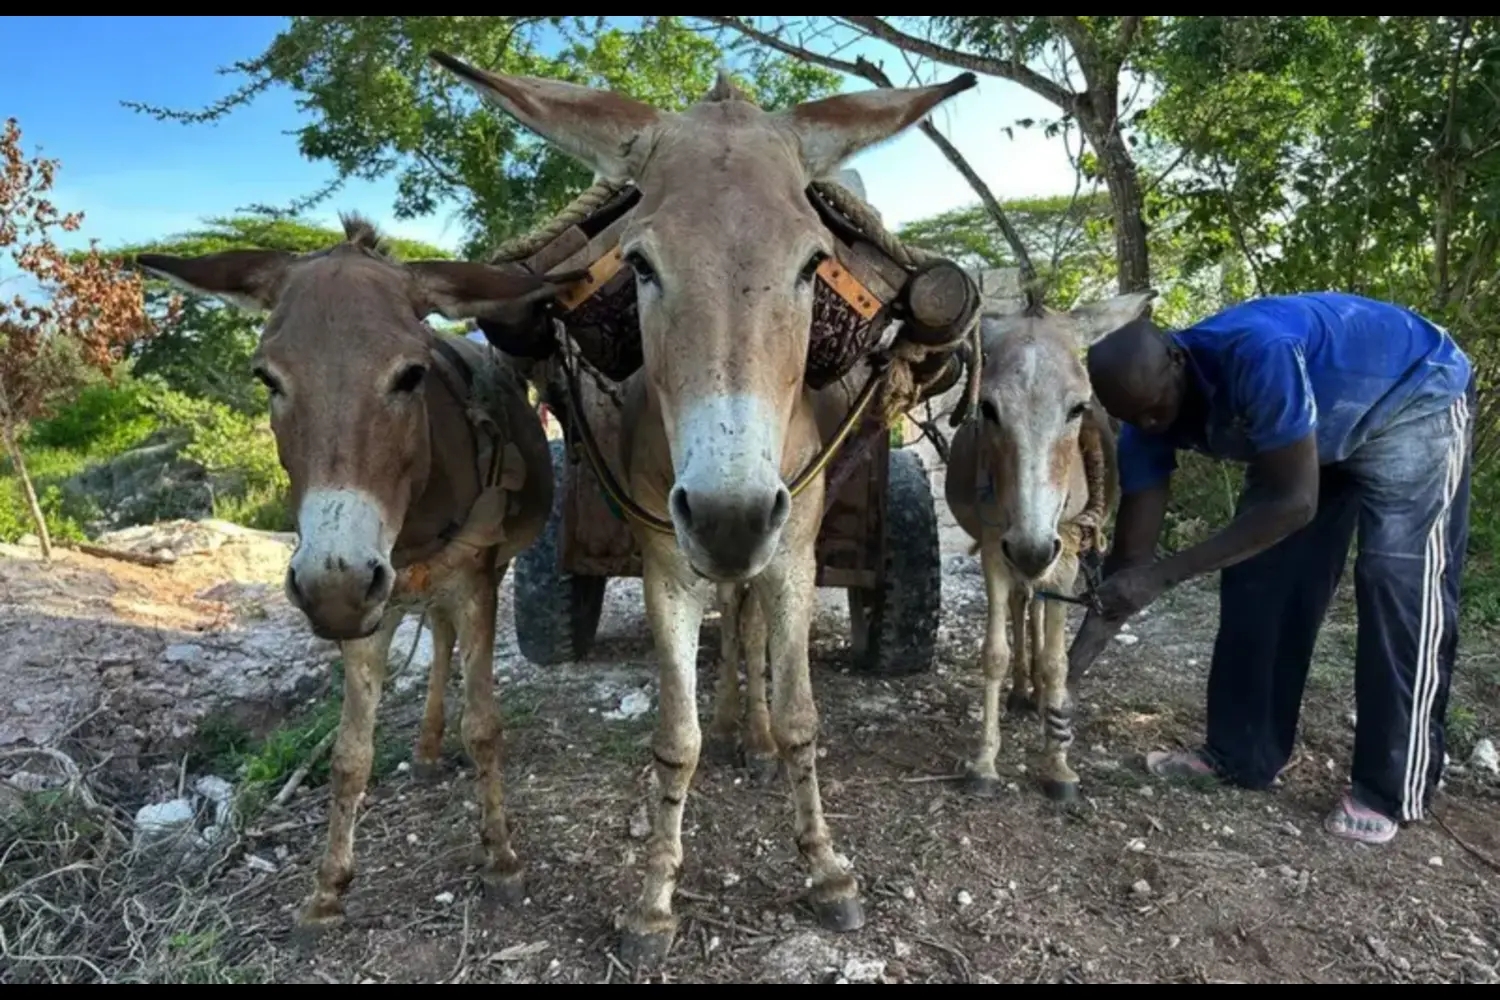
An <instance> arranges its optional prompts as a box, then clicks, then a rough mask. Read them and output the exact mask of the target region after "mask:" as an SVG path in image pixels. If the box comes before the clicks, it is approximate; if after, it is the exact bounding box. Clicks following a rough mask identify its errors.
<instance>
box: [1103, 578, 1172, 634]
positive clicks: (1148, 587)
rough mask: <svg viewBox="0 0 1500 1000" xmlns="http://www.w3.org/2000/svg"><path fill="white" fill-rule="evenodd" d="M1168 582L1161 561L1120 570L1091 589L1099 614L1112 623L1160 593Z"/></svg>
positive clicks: (1122, 619)
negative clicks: (1094, 588)
mask: <svg viewBox="0 0 1500 1000" xmlns="http://www.w3.org/2000/svg"><path fill="white" fill-rule="evenodd" d="M1167 586H1168V584H1167V579H1166V577H1165V576H1164V575H1163V574H1162V572H1161V564H1160V563H1147V564H1146V565H1144V566H1132V567H1130V568H1128V569H1122V570H1119V571H1118V572H1116V573H1114V574H1113V575H1111V576H1108V577H1106V578H1105V579H1104V582H1103V583H1101V584H1100V585H1099V587H1098V589H1096V590H1095V591H1094V597H1095V599H1096V600H1097V601H1098V606H1099V615H1100V617H1102V618H1103V619H1104V620H1105V621H1107V622H1109V623H1110V624H1111V625H1119V624H1121V623H1123V622H1124V621H1125V619H1127V618H1129V617H1130V616H1131V615H1133V614H1135V613H1136V612H1137V611H1139V610H1141V609H1142V608H1144V607H1145V606H1146V605H1148V604H1150V603H1151V602H1152V601H1154V600H1156V599H1157V598H1158V597H1160V596H1161V595H1162V592H1163V591H1165V590H1166V589H1167Z"/></svg>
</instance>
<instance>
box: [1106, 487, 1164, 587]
mask: <svg viewBox="0 0 1500 1000" xmlns="http://www.w3.org/2000/svg"><path fill="white" fill-rule="evenodd" d="M1170 496H1171V491H1170V488H1169V487H1168V486H1167V485H1165V484H1164V485H1162V486H1157V487H1154V488H1152V489H1149V490H1142V491H1140V492H1138V493H1127V494H1125V495H1124V496H1122V497H1121V498H1120V511H1119V513H1118V514H1116V515H1115V543H1114V544H1113V545H1111V546H1110V549H1109V555H1108V556H1107V557H1105V560H1104V576H1105V578H1106V579H1107V578H1109V577H1111V576H1113V575H1114V574H1115V573H1116V572H1117V571H1119V570H1122V569H1130V568H1131V567H1133V566H1143V565H1146V564H1147V563H1150V562H1151V561H1152V560H1154V559H1155V558H1156V543H1157V540H1158V539H1159V538H1160V537H1161V525H1162V521H1163V520H1165V518H1166V513H1167V500H1168V498H1169V497H1170Z"/></svg>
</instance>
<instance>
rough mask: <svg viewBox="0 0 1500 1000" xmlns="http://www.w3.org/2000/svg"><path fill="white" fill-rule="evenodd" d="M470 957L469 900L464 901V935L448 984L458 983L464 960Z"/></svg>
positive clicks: (449, 974)
mask: <svg viewBox="0 0 1500 1000" xmlns="http://www.w3.org/2000/svg"><path fill="white" fill-rule="evenodd" d="M468 957H469V900H467V899H465V900H464V933H463V938H462V939H461V940H460V942H459V945H458V960H457V961H455V962H454V963H453V971H452V972H450V973H448V982H450V983H455V982H457V981H458V974H459V973H460V972H461V971H463V967H464V960H465V959H467V958H468Z"/></svg>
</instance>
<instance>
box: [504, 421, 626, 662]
mask: <svg viewBox="0 0 1500 1000" xmlns="http://www.w3.org/2000/svg"><path fill="white" fill-rule="evenodd" d="M547 444H548V446H549V447H550V448H551V451H552V513H551V515H550V516H549V517H548V518H547V527H546V528H545V529H543V531H542V534H541V535H540V536H539V537H538V538H537V540H536V541H535V542H533V543H531V544H530V545H528V546H527V547H526V548H525V549H523V550H522V551H521V553H520V555H518V556H516V560H515V567H514V568H513V569H512V571H511V572H512V573H513V574H514V576H515V581H516V601H515V613H514V615H513V617H514V619H515V626H516V645H518V646H520V647H521V655H522V656H524V657H526V659H528V660H530V661H531V662H532V663H535V664H538V665H539V666H544V667H546V666H552V665H553V664H557V663H567V662H568V661H570V660H579V659H582V658H583V657H585V656H587V655H588V653H589V650H590V649H592V648H593V646H594V636H595V634H596V633H597V632H598V630H599V613H600V612H601V611H602V610H603V609H604V586H605V584H607V583H608V582H609V577H606V576H574V575H573V574H571V573H563V572H560V571H559V570H558V568H557V562H558V542H559V541H560V539H559V538H558V535H559V533H560V532H561V531H562V519H563V506H562V505H563V501H564V500H565V499H566V497H565V496H564V490H565V489H566V485H565V482H566V472H567V462H568V458H567V450H566V446H565V445H564V444H563V442H561V441H549V442H547Z"/></svg>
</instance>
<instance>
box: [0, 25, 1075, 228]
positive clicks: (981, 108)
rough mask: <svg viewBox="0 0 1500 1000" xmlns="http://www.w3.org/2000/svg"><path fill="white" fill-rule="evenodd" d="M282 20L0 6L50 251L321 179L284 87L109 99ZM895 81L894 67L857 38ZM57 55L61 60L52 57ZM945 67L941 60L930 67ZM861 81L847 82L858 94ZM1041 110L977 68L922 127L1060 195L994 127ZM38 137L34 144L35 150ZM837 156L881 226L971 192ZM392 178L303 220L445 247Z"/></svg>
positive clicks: (888, 56) (246, 45)
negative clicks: (244, 94) (42, 180)
mask: <svg viewBox="0 0 1500 1000" xmlns="http://www.w3.org/2000/svg"><path fill="white" fill-rule="evenodd" d="M283 24H284V18H282V17H277V16H267V17H0V38H4V39H5V51H6V58H5V59H4V60H0V94H3V95H4V100H3V102H0V104H3V106H0V115H4V116H11V115H14V116H15V117H16V118H17V119H18V120H19V122H20V126H21V129H22V133H23V143H24V144H25V147H26V151H27V153H28V154H34V153H36V152H38V151H40V152H41V153H42V155H45V156H48V157H54V158H57V159H59V160H61V163H62V166H61V170H60V172H59V174H58V179H57V184H56V187H55V188H54V194H55V199H54V200H55V201H56V202H57V203H58V204H59V206H60V207H62V208H63V209H65V210H82V211H83V212H84V213H85V219H84V224H83V228H82V230H81V231H80V232H79V233H76V234H65V235H67V236H68V239H67V240H66V241H64V245H65V246H69V247H72V246H82V245H86V243H87V240H88V239H89V238H90V237H97V238H98V239H99V240H100V242H101V244H102V245H104V246H106V247H110V246H118V245H121V244H123V243H129V242H137V241H142V240H147V239H152V238H155V237H159V236H164V235H167V234H171V233H175V232H180V231H183V230H186V229H190V228H194V227H196V226H197V225H199V223H200V222H201V220H202V219H204V218H205V217H208V216H213V215H224V214H229V213H231V212H233V211H234V209H235V208H237V207H239V206H242V205H247V204H250V203H252V202H267V203H272V204H284V203H285V202H287V201H288V200H290V199H291V198H293V197H295V196H298V195H303V194H307V193H309V192H311V191H313V190H315V189H316V188H317V187H319V186H320V185H321V184H323V183H325V182H326V181H327V180H328V179H330V178H331V177H332V176H333V171H332V167H331V166H329V165H327V164H323V163H314V162H310V161H307V160H304V159H303V158H302V157H301V155H300V154H299V153H298V151H297V143H296V139H295V137H294V136H292V135H289V134H286V133H288V132H289V131H291V130H293V129H295V128H296V127H298V125H300V124H302V123H303V121H305V120H306V116H305V115H304V114H303V113H302V112H299V111H298V110H297V108H296V104H295V95H294V94H293V93H292V92H291V91H290V90H288V89H287V88H284V87H280V88H276V89H274V90H271V91H268V92H266V93H264V94H262V95H261V96H260V97H258V98H257V99H256V100H255V101H254V102H253V103H252V104H251V105H249V106H248V107H244V108H240V109H238V110H236V111H234V112H233V113H231V114H230V115H228V116H227V117H226V118H224V119H222V120H221V121H219V122H217V123H215V124H208V125H182V124H179V123H177V122H158V121H156V120H154V119H152V118H151V117H150V116H148V115H144V114H141V113H138V112H136V111H132V110H130V109H128V108H125V107H123V106H122V105H121V104H120V101H122V100H133V101H141V102H144V103H147V104H156V105H165V106H168V107H174V108H182V109H196V108H201V107H203V106H205V105H207V104H208V103H210V102H211V101H213V100H215V99H217V98H219V97H222V96H223V95H225V94H227V93H229V92H230V91H232V90H233V89H234V88H235V86H236V85H237V83H238V82H239V81H240V79H241V78H240V77H238V76H237V75H221V74H219V73H218V72H217V70H219V69H220V68H221V67H224V66H228V65H229V64H230V63H232V62H234V61H235V60H239V59H247V58H250V57H253V56H255V55H257V54H259V53H260V52H261V51H262V50H263V49H264V48H265V47H266V45H267V44H268V43H269V42H270V40H271V39H272V38H273V37H274V36H275V35H276V33H277V31H278V30H280V28H281V26H282V25H283ZM859 51H863V52H864V53H865V54H866V55H868V56H870V57H872V58H875V59H878V60H883V61H884V63H885V65H886V67H887V70H888V71H889V72H891V74H892V76H893V77H896V78H897V79H898V81H899V80H900V79H901V76H900V72H901V71H902V67H903V63H902V62H901V60H900V57H899V56H898V55H897V54H896V53H895V52H894V51H893V50H891V49H889V48H885V47H883V46H881V45H879V44H878V43H873V42H867V43H864V44H862V45H860V46H856V47H854V48H851V49H847V50H845V51H844V52H842V53H840V54H841V55H842V56H844V57H845V58H853V56H854V55H855V54H856V53H857V52H859ZM63 54H65V58H64V57H63ZM955 74H956V71H954V70H951V69H949V68H947V67H943V68H941V69H940V70H939V71H938V77H939V78H942V79H947V78H950V77H952V76H953V75H955ZM866 87H867V85H866V84H864V83H863V82H862V81H859V82H854V83H852V84H850V85H849V86H848V87H847V88H846V89H851V90H853V89H865V88H866ZM1053 114H1055V110H1054V109H1052V108H1051V106H1050V105H1047V104H1046V103H1045V102H1043V101H1042V100H1041V99H1040V98H1037V97H1035V96H1033V95H1031V94H1030V93H1028V92H1026V91H1025V90H1023V89H1022V88H1020V87H1018V86H1016V85H1014V84H1011V83H1007V82H1005V81H1002V80H997V79H993V78H989V77H980V81H979V86H978V87H977V88H975V89H973V90H970V91H968V92H967V93H965V94H962V95H960V96H958V97H955V98H953V99H952V100H951V101H950V102H948V104H947V106H945V107H940V108H939V109H938V110H937V111H936V112H935V114H934V118H933V120H934V122H935V123H936V124H937V125H938V127H939V128H941V129H942V130H943V132H944V133H945V134H947V135H948V136H949V137H950V138H951V139H952V140H953V141H954V142H955V144H956V145H957V146H958V147H959V149H960V150H962V151H963V152H964V154H965V155H966V156H967V157H968V158H969V160H970V162H971V163H973V164H974V165H975V166H976V169H978V170H979V172H980V174H981V175H982V176H984V178H985V179H986V181H987V182H989V183H990V185H991V186H992V187H993V188H994V190H995V191H996V193H997V194H999V195H1000V196H1001V197H1019V196H1028V195H1038V194H1052V193H1066V192H1070V191H1072V189H1073V174H1072V170H1071V167H1070V166H1069V164H1068V162H1067V159H1066V156H1065V154H1064V152H1063V149H1062V147H1061V145H1060V144H1059V143H1057V142H1055V141H1048V140H1045V139H1043V138H1042V137H1041V136H1039V135H1036V134H1034V133H1030V134H1028V133H1021V134H1018V136H1017V137H1016V138H1015V139H1014V140H1011V139H1009V138H1007V137H1006V136H1005V135H1004V133H1003V131H1002V129H1003V127H1004V126H1006V125H1008V124H1010V123H1011V122H1013V121H1014V120H1015V119H1017V118H1022V117H1037V118H1041V117H1050V116H1051V115H1053ZM39 147H40V148H39ZM849 165H850V166H853V167H855V168H856V169H858V170H859V171H860V173H861V175H862V176H863V178H864V182H865V187H866V191H867V194H868V195H869V197H870V200H871V201H872V202H873V203H874V204H875V206H876V207H877V208H879V209H880V211H881V212H882V213H883V215H884V216H885V218H886V221H887V223H888V224H900V223H903V222H907V221H910V220H912V219H916V218H921V217H923V216H926V215H930V214H932V213H934V212H939V211H943V210H945V209H949V208H954V207H957V206H959V205H964V204H968V203H971V202H972V201H973V200H974V196H973V194H972V192H971V191H970V190H969V188H968V186H967V185H966V184H965V183H964V182H963V180H962V178H960V177H959V176H958V174H957V172H956V171H954V170H953V168H952V167H951V166H949V165H948V163H947V161H946V160H944V159H943V158H942V156H941V154H940V153H939V152H938V151H937V149H936V147H934V146H933V145H932V143H931V142H930V141H928V140H927V139H926V137H924V136H922V135H921V134H920V133H919V132H918V131H917V130H915V129H912V130H910V131H909V132H908V133H906V134H904V135H902V136H901V137H900V138H898V139H896V140H893V141H892V142H890V143H888V144H886V145H885V146H883V147H879V148H876V149H874V150H870V151H867V152H865V153H863V154H861V155H860V156H858V157H856V158H855V159H854V160H853V161H851V163H850V164H849ZM393 203H394V183H393V182H392V181H389V180H387V181H382V182H375V183H366V182H356V181H351V182H350V183H349V184H348V185H346V186H345V188H344V189H343V190H342V191H341V192H340V193H339V194H338V195H337V196H336V197H335V198H334V199H333V200H331V201H330V202H329V203H327V204H325V205H324V206H321V207H320V210H319V212H318V213H315V216H314V217H315V218H317V219H319V220H320V221H324V222H327V223H329V224H332V223H333V222H334V220H335V217H336V214H337V212H338V211H339V210H341V209H343V210H350V209H359V210H361V211H364V212H365V213H367V214H369V215H370V216H372V217H373V218H374V219H375V220H376V221H377V222H380V223H382V224H383V225H384V226H385V227H386V228H387V230H388V231H390V232H391V233H393V234H394V235H399V236H405V237H410V238H414V239H421V240H425V241H427V242H429V243H433V244H436V245H438V246H442V247H447V248H450V249H452V248H455V247H456V246H457V244H458V242H459V239H460V237H461V233H460V232H459V229H458V226H457V225H456V223H454V222H453V221H451V219H450V216H451V212H450V211H448V210H444V211H440V212H439V213H437V214H435V215H433V216H431V217H427V218H420V219H408V220H396V219H395V218H394V216H393V215H392V213H391V206H392V204H393Z"/></svg>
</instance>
